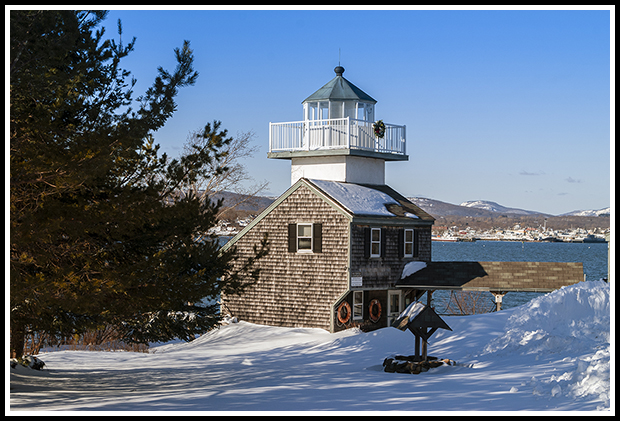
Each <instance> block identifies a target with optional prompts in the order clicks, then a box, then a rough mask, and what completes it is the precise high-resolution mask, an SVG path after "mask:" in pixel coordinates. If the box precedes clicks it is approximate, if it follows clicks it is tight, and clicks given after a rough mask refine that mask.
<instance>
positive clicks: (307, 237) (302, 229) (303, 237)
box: [297, 224, 312, 251]
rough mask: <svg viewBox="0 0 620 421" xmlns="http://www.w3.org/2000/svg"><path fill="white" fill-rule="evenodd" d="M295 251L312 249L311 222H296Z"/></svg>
mask: <svg viewBox="0 0 620 421" xmlns="http://www.w3.org/2000/svg"><path fill="white" fill-rule="evenodd" d="M297 251H312V224H297Z"/></svg>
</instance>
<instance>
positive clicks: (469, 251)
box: [220, 237, 608, 314]
mask: <svg viewBox="0 0 620 421" xmlns="http://www.w3.org/2000/svg"><path fill="white" fill-rule="evenodd" d="M230 238H232V237H220V245H223V244H225V243H226V242H227V241H228V240H229V239H230ZM431 256H432V257H431V259H432V261H471V262H581V263H583V272H584V275H585V280H586V281H598V280H600V279H603V278H605V279H607V277H608V274H607V258H608V244H607V243H556V242H519V241H474V242H461V241H458V242H446V241H433V242H432V251H431ZM543 294H544V293H537V292H509V293H507V294H506V295H505V296H504V297H503V299H502V308H503V309H507V308H511V307H516V306H519V305H522V304H525V303H527V302H529V301H530V300H532V299H533V298H536V297H538V296H540V295H543ZM449 295H450V293H449V292H447V291H435V292H434V293H433V303H432V305H433V306H434V307H435V309H436V311H437V312H438V313H440V314H442V313H444V312H445V306H446V303H447V300H449V298H450V297H449ZM425 299H426V298H425V297H423V298H422V300H423V301H424V300H425ZM485 299H488V300H489V301H491V302H493V300H494V298H493V296H492V295H491V293H486V297H485Z"/></svg>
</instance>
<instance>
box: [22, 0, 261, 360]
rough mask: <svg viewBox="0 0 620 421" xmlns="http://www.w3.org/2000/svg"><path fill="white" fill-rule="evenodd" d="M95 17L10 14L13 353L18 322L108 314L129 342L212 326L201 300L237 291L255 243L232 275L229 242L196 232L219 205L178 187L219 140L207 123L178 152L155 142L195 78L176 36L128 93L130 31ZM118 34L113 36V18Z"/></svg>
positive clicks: (217, 150) (55, 326) (210, 310)
mask: <svg viewBox="0 0 620 421" xmlns="http://www.w3.org/2000/svg"><path fill="white" fill-rule="evenodd" d="M106 15H107V12H105V11H94V12H87V11H67V10H52V11H36V10H28V11H11V12H10V101H11V102H10V166H11V167H10V168H11V169H10V172H11V174H10V176H11V178H10V192H11V203H10V213H11V250H10V269H11V274H10V322H11V351H12V354H14V355H16V356H18V357H19V356H20V355H21V352H22V349H21V348H22V347H23V336H24V334H25V333H26V332H29V331H37V332H44V333H51V334H57V335H63V336H68V335H74V334H79V333H81V332H83V331H85V330H86V329H97V328H101V327H103V326H107V325H112V326H114V328H115V329H116V330H117V331H118V332H119V333H121V335H122V339H123V340H125V341H128V342H139V343H145V342H148V341H166V340H170V339H172V338H175V337H178V338H182V339H185V340H191V339H193V337H194V335H195V334H199V333H202V332H205V331H207V330H209V329H211V328H212V327H213V326H215V325H216V324H217V323H218V319H219V314H218V311H217V306H216V305H215V304H208V303H214V302H215V300H216V298H217V297H218V295H219V294H220V292H222V291H226V292H227V293H231V292H232V293H235V292H239V291H241V290H242V288H243V286H244V285H245V284H246V283H247V282H251V281H252V279H253V278H254V279H255V276H256V273H255V272H253V269H252V266H253V263H254V261H255V259H258V258H260V257H262V256H263V255H265V254H266V253H267V241H266V239H265V240H264V241H263V242H262V244H260V245H257V248H256V256H255V257H253V258H251V259H249V260H248V261H246V262H244V267H243V269H242V270H241V271H238V272H235V273H233V272H232V269H231V268H232V262H233V261H234V259H235V258H236V256H235V250H234V248H233V249H232V250H226V251H225V252H222V253H220V252H219V250H218V244H217V238H212V237H210V236H208V235H206V232H207V231H208V229H209V228H210V227H212V226H213V225H214V224H215V222H216V215H217V213H218V211H219V207H220V205H221V203H219V202H217V203H212V202H210V201H208V200H207V201H201V200H199V199H198V198H197V197H196V196H195V195H194V194H192V193H191V190H190V189H188V187H189V186H191V185H192V183H193V182H195V181H196V180H197V179H199V178H206V177H210V176H212V175H213V172H214V170H213V168H214V165H213V164H214V163H216V164H217V163H218V162H220V161H221V159H222V158H223V154H224V153H225V152H222V150H223V146H225V145H226V144H228V143H229V142H230V141H231V139H230V138H228V137H227V131H226V130H221V129H220V123H219V122H217V121H216V122H214V123H213V124H206V126H205V128H204V130H203V131H202V133H200V134H199V136H198V138H199V140H200V142H196V144H195V145H193V147H190V148H188V150H187V151H186V152H185V153H184V154H183V155H182V156H181V157H179V158H178V159H172V160H170V159H169V158H168V157H167V156H166V155H165V154H162V155H161V156H160V155H159V152H158V150H159V146H158V145H156V144H154V141H153V136H152V134H153V132H155V131H156V130H158V129H159V128H161V127H162V126H163V125H164V124H165V122H166V121H167V120H168V118H170V117H171V116H172V114H173V113H174V111H175V109H176V104H175V101H174V98H175V96H176V95H177V92H178V90H179V89H180V88H182V87H185V86H191V85H193V84H194V83H195V81H196V78H197V77H198V73H197V72H196V71H194V69H193V53H192V50H191V49H190V46H189V42H188V41H185V42H184V44H183V46H182V47H181V48H178V49H176V50H175V51H174V53H175V55H176V60H177V66H176V69H175V70H174V71H173V72H168V71H166V70H164V69H162V68H161V67H160V68H159V69H158V76H157V77H156V79H155V81H154V83H153V85H152V86H151V87H150V88H149V89H148V90H147V91H146V92H145V93H144V95H142V96H140V97H138V98H137V99H136V100H134V98H133V87H134V84H135V80H133V79H131V80H128V79H129V77H130V72H129V71H127V70H125V69H122V68H121V67H120V61H121V59H122V58H123V57H126V56H127V55H128V54H129V53H130V52H131V51H132V50H133V48H134V44H135V39H133V40H132V41H131V42H130V43H129V44H127V45H123V44H122V43H121V42H119V43H116V42H115V41H114V40H104V39H103V35H104V29H103V27H101V28H99V25H100V23H101V22H102V21H103V20H104V19H105V17H106ZM118 32H119V39H120V38H121V37H120V36H121V34H122V28H121V23H120V21H119V22H118ZM215 168H216V170H215V172H224V171H227V168H226V167H224V166H218V165H215ZM205 303H207V304H205ZM20 338H21V339H20ZM20 344H21V345H20Z"/></svg>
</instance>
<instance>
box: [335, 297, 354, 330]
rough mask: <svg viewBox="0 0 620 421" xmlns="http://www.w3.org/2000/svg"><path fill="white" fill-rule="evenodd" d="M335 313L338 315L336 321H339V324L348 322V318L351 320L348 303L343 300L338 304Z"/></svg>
mask: <svg viewBox="0 0 620 421" xmlns="http://www.w3.org/2000/svg"><path fill="white" fill-rule="evenodd" d="M343 313H344V315H343ZM336 315H337V316H338V322H340V324H341V325H344V324H346V323H348V322H349V320H351V306H350V305H349V303H347V302H346V301H343V302H342V303H341V304H340V305H339V306H338V310H336Z"/></svg>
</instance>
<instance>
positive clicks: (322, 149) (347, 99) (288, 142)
mask: <svg viewBox="0 0 620 421" xmlns="http://www.w3.org/2000/svg"><path fill="white" fill-rule="evenodd" d="M334 72H335V73H336V76H335V77H334V78H333V79H332V80H330V81H329V82H327V83H326V84H325V85H324V86H322V87H321V88H320V89H318V90H317V91H316V92H314V93H313V94H312V95H310V96H309V97H307V98H306V99H305V100H303V101H302V106H303V120H302V121H294V122H282V123H269V152H268V154H267V157H268V158H272V159H289V160H291V185H292V184H294V183H295V182H296V181H297V180H299V179H300V178H307V179H315V180H330V181H339V182H347V183H359V184H375V185H384V184H385V162H386V161H406V160H408V159H409V157H408V156H407V154H406V135H405V126H404V125H403V126H400V125H395V124H389V123H384V122H383V121H382V120H380V121H379V120H375V104H376V103H377V101H376V100H375V99H373V98H372V97H371V96H370V95H368V94H367V93H365V92H364V91H362V90H361V89H360V88H358V87H357V86H355V85H354V84H353V83H351V82H350V81H348V80H347V79H346V78H345V77H344V76H343V73H344V68H343V67H342V66H337V67H336V68H335V69H334Z"/></svg>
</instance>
